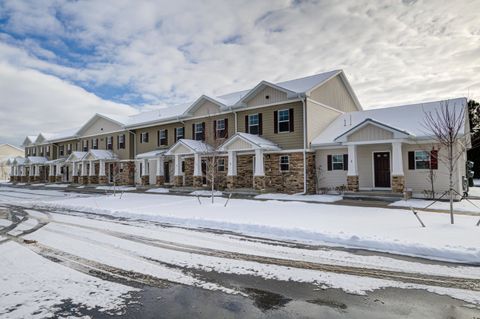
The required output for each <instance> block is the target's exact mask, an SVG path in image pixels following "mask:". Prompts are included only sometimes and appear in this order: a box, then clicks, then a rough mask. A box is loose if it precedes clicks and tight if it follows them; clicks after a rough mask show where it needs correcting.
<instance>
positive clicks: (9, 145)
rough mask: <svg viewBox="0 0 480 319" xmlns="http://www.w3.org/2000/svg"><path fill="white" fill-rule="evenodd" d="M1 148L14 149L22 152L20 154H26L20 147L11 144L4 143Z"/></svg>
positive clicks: (0, 145)
mask: <svg viewBox="0 0 480 319" xmlns="http://www.w3.org/2000/svg"><path fill="white" fill-rule="evenodd" d="M1 147H10V148H13V149H14V150H17V151H20V152H24V151H25V150H24V149H23V148H21V147H18V146H15V145H12V144H9V143H3V144H0V148H1Z"/></svg>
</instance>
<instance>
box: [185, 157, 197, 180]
mask: <svg viewBox="0 0 480 319" xmlns="http://www.w3.org/2000/svg"><path fill="white" fill-rule="evenodd" d="M183 161H184V163H185V172H184V174H185V186H188V187H192V186H193V162H194V159H193V157H187V158H185V159H184V160H183Z"/></svg>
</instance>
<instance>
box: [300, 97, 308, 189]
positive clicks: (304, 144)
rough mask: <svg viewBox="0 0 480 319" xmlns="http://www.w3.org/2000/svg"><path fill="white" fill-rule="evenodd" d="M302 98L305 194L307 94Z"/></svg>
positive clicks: (304, 184) (304, 179) (305, 182)
mask: <svg viewBox="0 0 480 319" xmlns="http://www.w3.org/2000/svg"><path fill="white" fill-rule="evenodd" d="M299 97H301V98H302V109H303V194H307V112H306V108H307V106H306V101H307V98H306V96H303V95H302V96H299Z"/></svg>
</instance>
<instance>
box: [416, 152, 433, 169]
mask: <svg viewBox="0 0 480 319" xmlns="http://www.w3.org/2000/svg"><path fill="white" fill-rule="evenodd" d="M420 152H422V153H427V156H428V168H417V162H423V161H417V153H420ZM413 157H414V162H415V170H426V171H429V170H430V167H431V166H432V157H431V155H430V152H429V151H424V150H416V151H414V153H413Z"/></svg>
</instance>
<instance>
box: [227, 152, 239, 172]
mask: <svg viewBox="0 0 480 319" xmlns="http://www.w3.org/2000/svg"><path fill="white" fill-rule="evenodd" d="M227 175H228V176H236V175H237V152H234V151H228V171H227Z"/></svg>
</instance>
